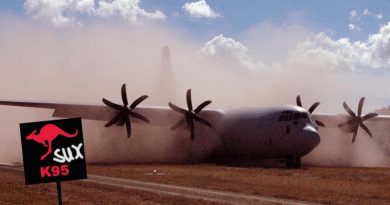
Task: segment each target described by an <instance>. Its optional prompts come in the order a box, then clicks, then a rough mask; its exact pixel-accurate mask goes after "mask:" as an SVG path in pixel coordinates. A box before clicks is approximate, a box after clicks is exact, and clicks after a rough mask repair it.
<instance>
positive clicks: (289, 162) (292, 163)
mask: <svg viewBox="0 0 390 205" xmlns="http://www.w3.org/2000/svg"><path fill="white" fill-rule="evenodd" d="M286 168H287V169H299V168H301V158H300V157H287V158H286Z"/></svg>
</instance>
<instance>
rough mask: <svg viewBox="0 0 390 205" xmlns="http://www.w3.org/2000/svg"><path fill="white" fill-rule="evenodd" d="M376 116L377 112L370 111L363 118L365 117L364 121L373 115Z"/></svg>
mask: <svg viewBox="0 0 390 205" xmlns="http://www.w3.org/2000/svg"><path fill="white" fill-rule="evenodd" d="M376 116H378V114H377V113H369V114H367V115H364V116H363V117H362V119H363V121H365V120H368V119H370V118H372V117H376Z"/></svg>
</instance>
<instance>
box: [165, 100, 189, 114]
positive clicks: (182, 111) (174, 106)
mask: <svg viewBox="0 0 390 205" xmlns="http://www.w3.org/2000/svg"><path fill="white" fill-rule="evenodd" d="M168 106H169V107H170V108H171V109H172V110H174V111H176V112H179V113H181V114H186V113H187V110H185V109H183V108H180V107H178V106H176V105H174V104H173V103H171V102H169V103H168Z"/></svg>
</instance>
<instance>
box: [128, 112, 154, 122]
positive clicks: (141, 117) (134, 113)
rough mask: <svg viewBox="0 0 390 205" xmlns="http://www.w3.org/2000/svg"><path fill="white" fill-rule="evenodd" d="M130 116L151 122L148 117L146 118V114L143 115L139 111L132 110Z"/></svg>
mask: <svg viewBox="0 0 390 205" xmlns="http://www.w3.org/2000/svg"><path fill="white" fill-rule="evenodd" d="M130 116H132V117H135V118H137V119H139V120H142V121H144V122H146V123H149V122H150V121H149V119H148V118H146V117H145V116H143V115H141V114H139V113H136V112H130Z"/></svg>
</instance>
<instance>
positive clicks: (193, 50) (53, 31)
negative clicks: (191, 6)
mask: <svg viewBox="0 0 390 205" xmlns="http://www.w3.org/2000/svg"><path fill="white" fill-rule="evenodd" d="M311 32H312V31H310V30H309V29H307V28H304V27H302V26H298V25H293V26H290V27H288V28H280V27H278V26H273V25H260V26H257V27H253V28H251V29H249V30H248V32H247V34H245V35H243V36H242V39H240V40H241V41H242V42H243V43H244V44H245V45H251V47H249V50H250V52H248V55H250V56H251V59H252V61H253V62H254V63H255V65H256V66H257V67H255V69H248V68H247V67H245V66H242V64H240V63H237V62H235V61H234V59H233V60H232V59H230V57H231V56H230V55H219V56H211V57H205V56H202V55H200V54H199V51H200V49H201V48H202V47H203V46H204V44H205V42H200V41H199V40H197V39H195V38H194V37H193V36H192V35H191V34H190V33H188V32H187V31H183V30H180V29H178V28H173V27H170V26H161V25H155V24H150V25H143V26H129V25H127V24H120V23H115V24H107V23H97V22H95V23H90V24H89V25H85V26H83V27H73V28H54V27H51V26H48V25H41V24H38V23H37V22H33V21H30V20H26V19H21V18H16V17H12V16H2V17H0V69H1V75H0V85H1V86H0V93H1V99H4V100H21V101H33V102H34V101H37V102H57V103H79V104H98V105H101V104H102V103H101V99H102V97H104V98H106V99H109V100H111V101H113V102H118V103H119V102H121V99H120V86H121V85H122V84H123V83H126V84H127V93H128V98H129V101H132V100H133V99H136V98H137V97H139V96H141V95H143V94H148V95H149V96H150V98H148V99H147V100H146V101H145V102H144V103H143V105H149V106H152V105H159V106H167V103H168V101H171V102H174V103H175V104H177V105H180V106H185V92H186V90H187V89H188V88H191V89H192V91H193V92H192V94H193V103H194V104H195V105H197V104H199V103H201V102H203V101H204V100H207V99H211V100H212V101H213V103H212V104H211V105H210V106H209V107H208V108H220V109H227V110H229V109H234V108H241V107H261V106H270V105H280V104H295V97H296V95H298V94H300V95H301V96H302V100H303V104H304V106H305V107H306V108H308V107H309V106H310V105H311V103H313V102H315V101H320V102H321V103H322V104H321V105H320V107H319V108H318V110H316V113H321V112H327V113H328V112H329V113H341V112H344V111H343V110H342V106H341V103H342V102H343V101H348V102H350V104H352V106H355V107H356V104H357V101H358V99H359V98H360V96H366V97H367V98H368V99H370V97H372V98H373V99H374V100H373V101H370V100H367V104H366V105H367V106H366V107H365V110H366V111H369V110H373V109H375V108H378V107H382V106H386V104H384V103H383V102H382V101H379V100H377V99H379V98H380V97H381V96H385V95H386V94H387V96H388V94H389V93H388V92H387V91H385V90H384V89H383V88H385V87H386V85H388V78H387V77H383V76H376V75H371V74H366V73H362V72H360V73H359V72H348V71H345V70H347V69H340V70H331V69H328V68H327V67H326V65H324V64H321V62H313V60H312V59H305V58H299V57H297V56H296V55H295V54H294V51H295V49H296V46H297V45H298V44H299V43H300V42H302V41H304V40H305V39H306V38H307V37H308V35H310V33H311ZM269 33H273V34H274V35H268V34H269ZM166 45H169V48H170V53H171V57H172V74H173V76H172V79H173V81H174V86H173V87H169V89H168V90H163V89H161V85H160V82H161V73H160V72H161V71H160V63H161V49H162V48H163V47H164V46H166ZM244 65H247V64H244ZM167 96H169V97H167ZM51 112H52V111H50V110H45V109H28V108H16V107H13V108H11V107H5V106H2V107H0V115H1V118H0V132H1V139H2V142H1V143H0V161H1V162H21V161H22V155H21V143H20V136H19V125H18V124H19V123H21V122H29V121H36V120H48V119H53V118H51V117H50V116H51ZM83 122H84V124H83V126H84V136H85V140H84V141H85V146H86V156H87V160H88V161H90V162H113V161H114V162H123V161H130V162H184V161H187V160H188V159H199V158H204V157H206V156H208V155H209V154H210V153H211V152H212V151H213V149H215V147H216V146H218V143H220V142H219V139H218V138H217V137H216V136H213V135H212V134H213V133H211V134H210V136H200V137H197V138H196V140H195V141H194V142H191V141H190V139H189V137H188V133H187V132H186V131H178V132H171V131H170V130H169V127H168V128H167V127H158V126H156V127H151V126H147V125H134V127H133V136H132V138H131V139H130V140H129V139H127V138H126V137H125V130H124V129H123V127H112V128H104V123H105V122H98V121H83ZM174 123H175V122H172V124H174ZM376 130H377V129H376ZM320 131H321V135H322V142H321V144H320V145H319V146H318V147H317V148H316V149H315V150H314V151H313V153H311V154H309V155H308V156H307V157H305V159H304V160H305V162H307V163H309V164H314V165H326V166H389V164H390V163H389V161H388V155H389V154H390V153H389V152H388V147H390V146H388V145H389V141H388V140H387V141H386V143H387V144H386V145H385V144H383V142H384V141H383V140H382V141H381V139H382V138H386V137H388V134H387V135H386V134H382V135H380V136H381V137H382V138H378V137H376V138H374V140H371V139H368V137H367V136H365V134H364V133H359V136H358V140H357V143H355V144H353V145H351V144H350V139H351V136H350V135H346V134H342V133H340V132H339V131H337V130H331V129H329V130H327V129H325V130H320ZM145 133H147V134H145ZM382 133H386V132H385V131H383V132H382ZM374 135H375V134H374ZM386 149H387V150H386Z"/></svg>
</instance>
